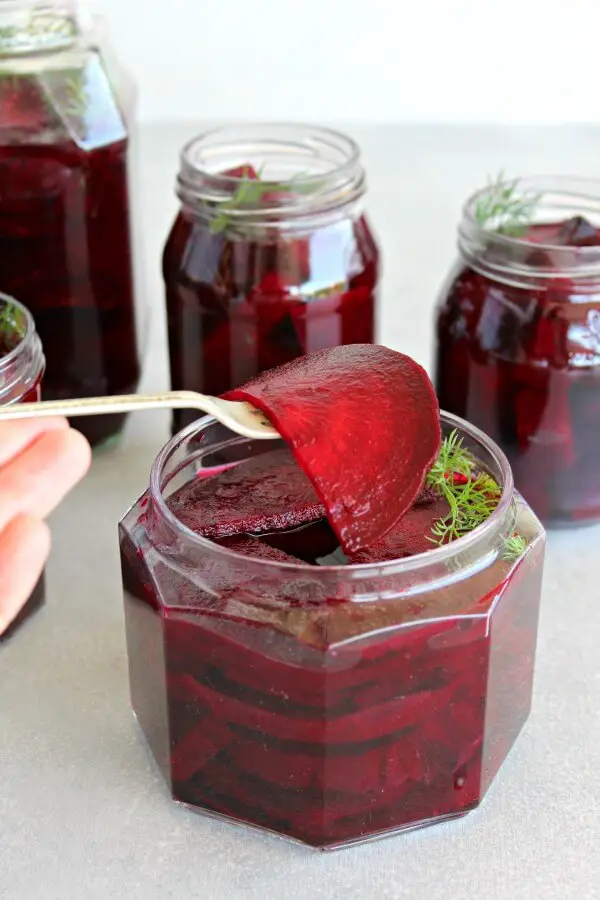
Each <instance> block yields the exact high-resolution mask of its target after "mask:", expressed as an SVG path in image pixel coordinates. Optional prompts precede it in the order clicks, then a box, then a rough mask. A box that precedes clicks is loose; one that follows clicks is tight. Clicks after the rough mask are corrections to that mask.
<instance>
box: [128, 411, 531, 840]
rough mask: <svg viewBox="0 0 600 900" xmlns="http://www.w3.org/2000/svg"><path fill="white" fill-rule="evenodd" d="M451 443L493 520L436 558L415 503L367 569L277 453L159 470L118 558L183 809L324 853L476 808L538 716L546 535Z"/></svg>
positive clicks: (161, 742) (223, 450) (131, 630)
mask: <svg viewBox="0 0 600 900" xmlns="http://www.w3.org/2000/svg"><path fill="white" fill-rule="evenodd" d="M442 421H443V430H444V433H445V434H448V433H449V431H450V430H451V429H452V428H454V427H458V428H459V431H460V432H461V434H463V435H464V436H465V437H466V439H467V441H468V443H469V445H470V446H471V447H472V448H473V450H474V452H475V454H476V456H477V457H478V459H479V460H480V461H481V462H482V463H483V464H484V465H485V467H486V469H488V470H489V472H490V473H491V474H492V476H493V477H494V478H495V479H496V480H497V482H498V483H499V484H501V485H502V486H503V499H502V501H501V502H500V504H499V506H498V508H497V510H496V511H495V512H494V513H493V515H492V517H491V518H490V519H489V520H488V522H487V523H485V524H484V525H483V526H481V527H480V529H479V532H480V534H479V537H478V539H477V541H475V543H473V542H472V541H470V540H469V539H468V538H467V539H466V540H465V539H461V540H460V541H458V542H457V545H456V547H453V546H452V545H450V546H449V547H444V548H441V549H440V548H437V549H436V548H434V546H433V545H432V544H431V543H430V541H429V536H430V534H431V527H432V525H433V523H434V522H435V521H436V520H437V519H438V517H439V516H440V515H445V514H446V512H447V507H445V506H444V502H441V501H440V499H439V498H437V499H436V497H435V496H434V495H432V494H431V492H430V491H427V490H424V491H422V492H421V493H420V494H419V496H418V497H417V499H416V500H415V503H414V505H413V507H412V509H411V510H409V512H408V513H407V514H406V515H405V516H404V517H403V518H402V519H401V520H400V522H399V523H398V525H397V526H395V529H394V530H393V532H392V533H391V534H389V535H388V536H386V538H385V539H384V541H383V542H380V543H378V544H376V545H373V547H372V548H370V550H361V551H359V552H358V553H357V555H356V559H353V558H348V557H347V556H346V555H345V554H344V553H343V552H342V551H341V549H340V547H339V541H338V538H337V537H336V535H335V534H334V532H333V530H332V529H331V527H330V525H329V522H328V521H327V519H325V518H324V508H323V507H322V506H321V505H320V504H319V501H318V498H317V496H316V494H314V495H312V496H311V492H310V485H309V483H308V482H307V480H306V476H305V475H304V474H303V473H302V472H301V471H300V470H299V469H295V470H294V469H293V462H292V457H291V454H290V452H289V450H288V449H287V448H284V447H281V446H279V447H277V445H275V447H273V445H272V444H269V446H268V447H265V446H264V445H263V446H262V447H257V446H256V444H257V443H266V442H255V445H254V447H252V446H251V445H250V444H249V442H247V441H245V440H244V439H242V438H236V437H234V436H233V435H232V434H231V433H230V432H228V431H227V430H226V429H224V428H223V427H222V426H220V425H218V424H216V423H212V424H211V423H210V422H209V423H208V424H201V425H199V426H198V429H191V430H189V432H188V433H187V435H186V436H185V437H184V436H182V435H179V436H177V437H176V438H175V439H174V440H173V441H172V442H171V444H170V445H168V447H167V448H165V450H164V451H163V452H162V453H161V455H160V456H159V458H158V460H157V462H156V463H155V467H154V471H153V475H152V481H151V488H150V490H149V491H148V492H146V494H144V495H143V497H142V498H141V499H140V500H139V501H138V502H137V503H136V504H135V505H134V506H133V507H132V508H131V510H130V511H129V512H128V514H127V515H126V517H125V518H124V520H123V521H122V523H121V526H120V545H121V562H122V572H123V586H124V598H125V618H126V629H127V646H128V657H129V675H130V688H131V699H132V705H133V709H134V711H135V714H136V717H137V720H138V722H139V724H140V726H141V728H142V730H143V732H144V735H145V736H146V738H147V741H148V743H149V746H150V749H151V751H152V753H153V755H154V757H155V759H156V761H157V763H158V765H159V766H160V768H161V771H162V772H163V774H164V777H165V779H166V781H167V783H168V785H169V789H170V792H171V793H172V796H173V798H174V799H175V800H177V801H179V802H181V803H184V804H187V805H189V806H190V807H192V808H195V809H197V810H199V811H205V812H208V813H210V814H212V815H216V816H222V817H225V818H227V819H229V820H234V821H237V822H240V823H246V824H249V825H253V826H255V827H260V828H263V829H266V830H268V831H271V832H275V833H277V834H280V835H285V836H287V837H290V838H292V839H295V840H297V841H301V842H303V843H306V844H308V845H310V846H312V847H315V848H318V849H331V848H334V847H339V846H343V845H346V844H351V843H356V842H361V841H365V840H369V839H372V838H375V837H379V836H383V835H388V834H392V833H396V832H398V831H402V830H405V829H409V828H415V827H420V826H422V825H426V824H431V823H434V822H437V821H442V820H444V819H450V818H454V817H456V816H461V815H463V814H465V813H466V812H468V811H469V810H471V809H473V808H474V807H475V806H477V805H478V804H479V802H480V800H481V799H482V797H483V795H484V794H485V792H486V791H487V789H488V787H489V785H490V783H491V781H492V780H493V778H494V777H495V775H496V774H497V772H498V769H499V768H500V766H501V764H502V762H503V760H504V758H505V756H506V755H507V753H508V752H509V750H510V748H511V747H512V745H513V743H514V741H515V739H516V738H517V736H518V734H519V732H520V730H521V728H522V726H523V724H524V722H525V721H526V719H527V716H528V714H529V710H530V703H531V692H532V680H533V668H534V657H535V646H536V635H537V620H538V606H539V599H540V582H541V575H542V566H543V555H544V533H543V529H542V528H541V526H540V524H539V522H538V521H537V519H536V518H535V516H533V515H532V513H531V511H530V510H529V508H528V507H527V506H526V504H525V503H524V502H523V500H522V499H521V498H519V497H517V496H516V495H514V494H513V492H512V481H511V476H510V470H509V469H508V466H507V464H506V461H505V460H504V462H503V461H502V459H503V458H502V457H501V455H498V454H497V453H496V451H495V450H494V448H493V445H491V444H488V443H487V442H481V441H480V440H479V438H477V436H475V435H473V434H472V433H471V432H470V431H469V427H468V426H467V425H466V424H465V423H460V421H459V420H453V419H452V418H449V417H443V420H442ZM200 448H202V450H201V452H200ZM258 454H260V455H258ZM246 478H247V482H246V489H244V481H245V479H246ZM261 483H262V488H261V486H260V485H261ZM269 497H270V500H271V502H270V503H269V502H268V501H269ZM208 498H210V500H209V499H208ZM220 499H222V501H223V505H222V507H221V508H219V500H220ZM257 509H258V510H260V511H261V512H260V519H258V518H257ZM269 511H270V512H271V514H272V515H271V517H269V515H268V513H269ZM217 513H218V514H217ZM514 531H518V533H519V535H520V536H521V537H522V538H523V539H524V544H525V547H526V549H525V550H524V551H523V552H521V553H520V554H519V555H518V556H517V558H514V557H512V558H510V559H509V558H508V556H507V555H506V552H505V549H506V547H507V544H506V541H507V539H508V538H509V537H510V535H511V534H513V532H514ZM206 535H212V537H211V538H210V539H207V537H206ZM473 535H474V533H473ZM390 548H393V552H394V553H397V554H398V556H400V555H401V556H403V557H410V558H408V559H407V558H404V559H395V560H392V561H391V562H389V561H388V560H389V559H390V556H389V551H390ZM429 549H431V552H427V551H428V550H429ZM415 554H420V555H415ZM358 561H360V562H367V563H369V564H368V565H356V564H355V562H358Z"/></svg>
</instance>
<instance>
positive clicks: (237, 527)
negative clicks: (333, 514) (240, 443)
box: [168, 448, 325, 538]
mask: <svg viewBox="0 0 600 900" xmlns="http://www.w3.org/2000/svg"><path fill="white" fill-rule="evenodd" d="M168 505H169V508H170V510H171V511H172V512H173V513H174V515H176V516H177V518H178V519H179V520H180V521H181V522H183V524H184V525H187V527H188V528H191V530H192V531H195V532H196V534H201V535H204V537H209V538H221V537H227V536H228V535H234V534H238V535H239V534H245V533H247V532H252V533H258V532H264V531H275V530H277V529H280V528H296V527H298V526H299V525H304V524H305V523H306V522H312V521H314V520H315V519H322V518H323V517H324V515H325V508H324V506H323V504H322V503H321V502H320V501H319V498H318V497H317V495H316V494H315V491H314V488H313V486H312V484H311V483H310V481H309V480H308V478H307V477H306V475H305V474H304V472H302V471H301V470H300V469H299V468H298V466H297V465H296V463H295V462H294V458H293V456H292V455H291V453H290V452H289V450H288V449H287V448H280V449H277V450H271V451H269V452H267V453H263V454H262V455H261V456H257V457H255V458H253V459H248V460H245V461H244V462H241V463H239V464H238V465H236V466H233V467H232V468H230V469H227V470H226V471H224V472H221V473H219V474H218V475H213V476H210V477H208V478H198V479H197V480H196V481H194V482H189V483H188V484H186V485H184V486H183V487H182V488H180V490H178V491H177V492H176V493H175V494H173V496H172V497H170V498H169V501H168Z"/></svg>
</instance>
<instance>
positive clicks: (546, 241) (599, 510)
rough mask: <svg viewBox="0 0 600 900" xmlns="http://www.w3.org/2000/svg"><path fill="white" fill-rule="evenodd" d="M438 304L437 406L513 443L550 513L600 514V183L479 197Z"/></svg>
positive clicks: (468, 210)
mask: <svg viewBox="0 0 600 900" xmlns="http://www.w3.org/2000/svg"><path fill="white" fill-rule="evenodd" d="M458 244H459V252H460V261H459V262H458V263H457V265H456V267H455V269H454V270H453V271H452V273H451V275H450V277H449V279H448V282H447V284H446V286H445V287H444V289H443V291H442V295H441V298H440V301H439V306H438V310H437V346H436V354H437V371H436V388H437V392H438V396H439V399H440V405H441V406H442V408H443V409H447V410H449V411H451V412H453V413H456V414H457V415H459V416H463V417H464V418H466V419H468V420H469V421H471V422H473V423H474V424H475V425H478V426H479V427H480V428H481V429H483V430H484V431H485V432H486V433H487V434H489V435H490V436H491V437H492V438H493V439H494V440H496V441H497V442H498V443H499V444H500V446H501V447H502V448H503V450H504V451H505V452H506V454H507V456H508V458H509V460H510V463H511V466H512V469H513V472H514V476H515V483H516V485H517V488H518V489H519V490H520V491H521V493H522V494H523V496H524V497H525V499H526V500H527V501H528V502H529V503H530V504H531V506H532V507H533V509H534V510H535V511H536V513H537V514H538V515H539V516H540V518H541V519H542V521H544V522H545V523H548V524H553V525H567V524H583V523H586V522H593V521H597V520H598V519H600V453H599V452H598V435H599V433H600V432H599V426H600V182H594V181H588V180H584V179H575V178H553V179H549V178H545V179H544V178H531V179H523V180H521V181H518V182H516V183H506V182H505V183H499V184H496V185H492V186H490V187H489V188H487V189H485V190H484V191H481V192H479V193H478V194H476V195H475V196H474V197H473V198H471V199H470V200H469V201H468V203H467V204H466V206H465V210H464V215H463V220H462V223H461V225H460V228H459V241H458Z"/></svg>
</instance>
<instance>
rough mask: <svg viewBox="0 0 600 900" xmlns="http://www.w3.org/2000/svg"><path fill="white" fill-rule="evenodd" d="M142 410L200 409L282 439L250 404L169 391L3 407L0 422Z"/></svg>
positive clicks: (236, 427) (244, 430) (253, 434)
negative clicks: (39, 417)
mask: <svg viewBox="0 0 600 900" xmlns="http://www.w3.org/2000/svg"><path fill="white" fill-rule="evenodd" d="M141 409H198V410H201V411H202V412H205V413H208V414H209V415H211V416H214V417H215V419H217V420H218V421H219V422H221V423H222V424H223V425H226V426H227V428H230V429H231V430H232V431H235V432H236V434H241V435H243V436H244V437H248V438H255V439H257V440H261V441H264V440H273V439H276V438H279V437H281V435H280V434H279V433H278V432H277V431H276V430H275V428H273V426H272V425H271V423H270V422H269V421H268V419H267V418H266V416H265V415H264V413H262V412H261V411H260V410H259V409H255V407H254V406H251V405H250V403H243V402H237V401H233V400H221V399H220V398H219V397H209V396H206V395H205V394H198V393H196V392H195V391H168V392H167V393H165V394H146V395H144V394H124V395H122V396H120V397H119V396H117V397H86V398H84V399H77V400H43V401H42V402H41V403H15V404H11V405H9V406H0V422H1V421H5V420H7V419H28V418H32V417H33V418H37V417H38V416H53V415H63V416H97V415H102V414H103V413H126V412H137V411H138V410H141Z"/></svg>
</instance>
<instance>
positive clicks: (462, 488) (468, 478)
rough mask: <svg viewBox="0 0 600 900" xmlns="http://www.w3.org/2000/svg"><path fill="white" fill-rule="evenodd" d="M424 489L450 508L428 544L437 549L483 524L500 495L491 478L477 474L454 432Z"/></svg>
mask: <svg viewBox="0 0 600 900" xmlns="http://www.w3.org/2000/svg"><path fill="white" fill-rule="evenodd" d="M456 476H458V477H456ZM427 485H428V486H429V487H431V488H433V489H434V490H436V491H437V492H438V493H439V494H440V495H441V496H442V497H444V498H445V500H446V501H447V502H448V506H449V507H450V512H449V514H448V515H447V516H446V517H445V518H443V519H438V521H437V522H436V523H435V525H434V526H433V528H432V530H431V531H432V535H433V536H432V537H431V538H430V540H431V541H432V543H434V544H439V545H441V544H448V543H450V542H451V541H454V540H457V539H458V538H460V537H463V536H464V535H465V534H468V533H469V532H470V531H472V530H473V529H474V528H477V526H478V525H481V523H482V522H485V520H486V519H487V518H488V517H489V516H490V515H491V513H492V512H493V511H494V510H495V508H496V507H497V505H498V501H499V500H500V496H501V493H502V492H501V490H500V488H499V486H498V484H497V483H496V482H495V481H494V479H493V478H491V477H490V476H489V475H487V474H486V473H485V472H478V471H477V464H476V460H475V458H474V457H473V455H472V454H471V453H470V452H469V451H468V450H467V449H466V448H465V447H464V446H463V441H462V439H461V438H459V437H458V433H457V431H456V429H455V430H454V431H452V432H451V434H449V435H448V437H446V438H445V439H444V441H443V442H442V446H441V448H440V452H439V454H438V458H437V460H436V462H435V464H434V465H433V467H432V469H431V471H430V472H429V474H428V476H427Z"/></svg>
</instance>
